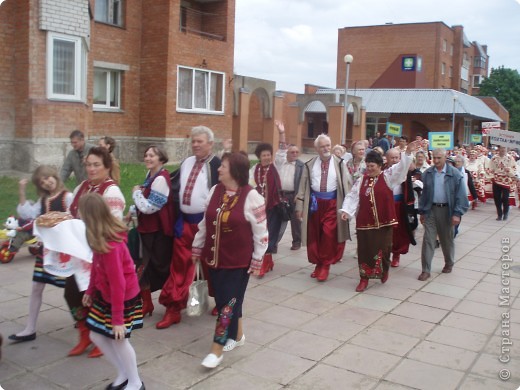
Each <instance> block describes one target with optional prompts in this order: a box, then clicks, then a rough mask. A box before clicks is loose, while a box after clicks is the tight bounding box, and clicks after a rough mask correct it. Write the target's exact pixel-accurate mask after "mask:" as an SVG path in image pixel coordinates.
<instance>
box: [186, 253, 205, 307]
mask: <svg viewBox="0 0 520 390" xmlns="http://www.w3.org/2000/svg"><path fill="white" fill-rule="evenodd" d="M201 268H202V265H201V264H200V261H197V263H196V264H195V269H196V272H195V280H194V281H193V282H192V283H191V285H190V291H189V295H188V305H187V307H186V314H187V315H188V316H190V317H198V316H200V315H202V314H204V312H206V311H207V310H208V306H209V294H208V281H207V280H204V279H201V277H202V269H201Z"/></svg>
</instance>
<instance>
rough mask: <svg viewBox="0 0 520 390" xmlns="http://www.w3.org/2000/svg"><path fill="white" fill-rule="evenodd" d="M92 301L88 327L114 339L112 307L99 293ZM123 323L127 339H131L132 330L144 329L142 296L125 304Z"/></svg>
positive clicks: (139, 295)
mask: <svg viewBox="0 0 520 390" xmlns="http://www.w3.org/2000/svg"><path fill="white" fill-rule="evenodd" d="M92 299H93V302H92V306H91V307H90V310H89V313H88V317H87V327H88V328H89V329H90V330H92V331H93V332H96V333H99V334H102V335H103V336H106V337H109V338H112V339H114V338H115V337H114V330H113V326H112V305H111V304H110V303H109V302H106V301H105V300H104V299H103V298H102V297H101V294H100V293H99V292H98V293H96V295H95V296H94V297H92ZM123 321H124V325H125V327H126V334H125V337H126V338H129V337H130V333H131V332H132V330H134V329H139V328H142V327H143V301H142V299H141V294H138V295H137V296H136V297H135V298H132V299H129V300H128V301H125V302H124V311H123Z"/></svg>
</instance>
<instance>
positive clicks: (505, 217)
mask: <svg viewBox="0 0 520 390" xmlns="http://www.w3.org/2000/svg"><path fill="white" fill-rule="evenodd" d="M507 217H509V215H508V213H505V214H504V217H503V218H502V221H507Z"/></svg>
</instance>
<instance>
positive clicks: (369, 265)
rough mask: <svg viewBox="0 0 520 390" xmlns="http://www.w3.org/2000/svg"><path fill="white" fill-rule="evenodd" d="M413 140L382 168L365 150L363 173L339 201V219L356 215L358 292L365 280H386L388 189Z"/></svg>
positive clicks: (398, 178) (391, 221)
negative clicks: (398, 157)
mask: <svg viewBox="0 0 520 390" xmlns="http://www.w3.org/2000/svg"><path fill="white" fill-rule="evenodd" d="M416 143H417V141H415V142H411V143H409V144H408V146H407V148H406V152H403V153H401V161H399V163H397V164H395V165H392V166H391V167H390V168H387V169H385V170H384V171H383V170H382V168H383V158H382V156H381V155H380V154H379V153H377V152H374V151H371V152H369V153H368V154H367V156H366V158H365V163H366V172H365V175H364V176H362V177H361V178H360V179H359V180H358V181H357V182H356V184H355V185H354V187H353V188H352V190H351V191H350V193H348V194H347V195H346V196H345V200H344V201H343V206H342V208H341V211H342V215H341V218H342V219H343V220H347V219H351V218H353V217H354V216H355V215H356V214H357V218H356V232H357V239H358V264H359V275H360V281H359V284H358V286H357V287H356V291H358V292H361V291H364V290H365V289H366V288H367V286H368V280H369V279H380V280H381V283H385V282H386V281H387V280H388V270H389V269H390V254H391V253H392V235H393V227H394V225H397V223H398V220H397V218H396V215H395V207H394V194H393V191H392V189H393V188H394V187H395V186H396V185H398V184H401V183H402V182H404V180H405V179H406V175H407V173H408V167H409V166H410V164H411V163H412V151H413V150H415V148H416Z"/></svg>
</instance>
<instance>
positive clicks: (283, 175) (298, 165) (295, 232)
mask: <svg viewBox="0 0 520 390" xmlns="http://www.w3.org/2000/svg"><path fill="white" fill-rule="evenodd" d="M275 123H276V127H277V128H278V133H279V134H280V149H278V151H277V152H276V155H275V159H274V165H275V167H276V169H277V170H278V173H279V175H280V181H281V183H282V196H283V197H284V198H285V199H287V200H288V201H289V204H290V205H291V207H292V209H293V213H292V215H291V221H290V222H291V234H292V246H291V250H293V251H294V250H298V249H300V247H301V246H302V222H301V221H300V219H298V218H296V213H295V212H294V207H295V203H296V192H297V191H298V188H299V186H300V180H301V178H302V172H303V162H302V161H300V160H299V159H298V157H299V156H300V150H299V149H298V147H297V146H296V145H289V146H288V145H287V143H286V142H285V126H284V124H283V123H282V122H280V121H276V122H275ZM286 228H287V221H283V222H282V225H281V227H280V234H279V236H278V241H279V240H280V239H281V238H282V237H283V234H284V232H285V229H286Z"/></svg>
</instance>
